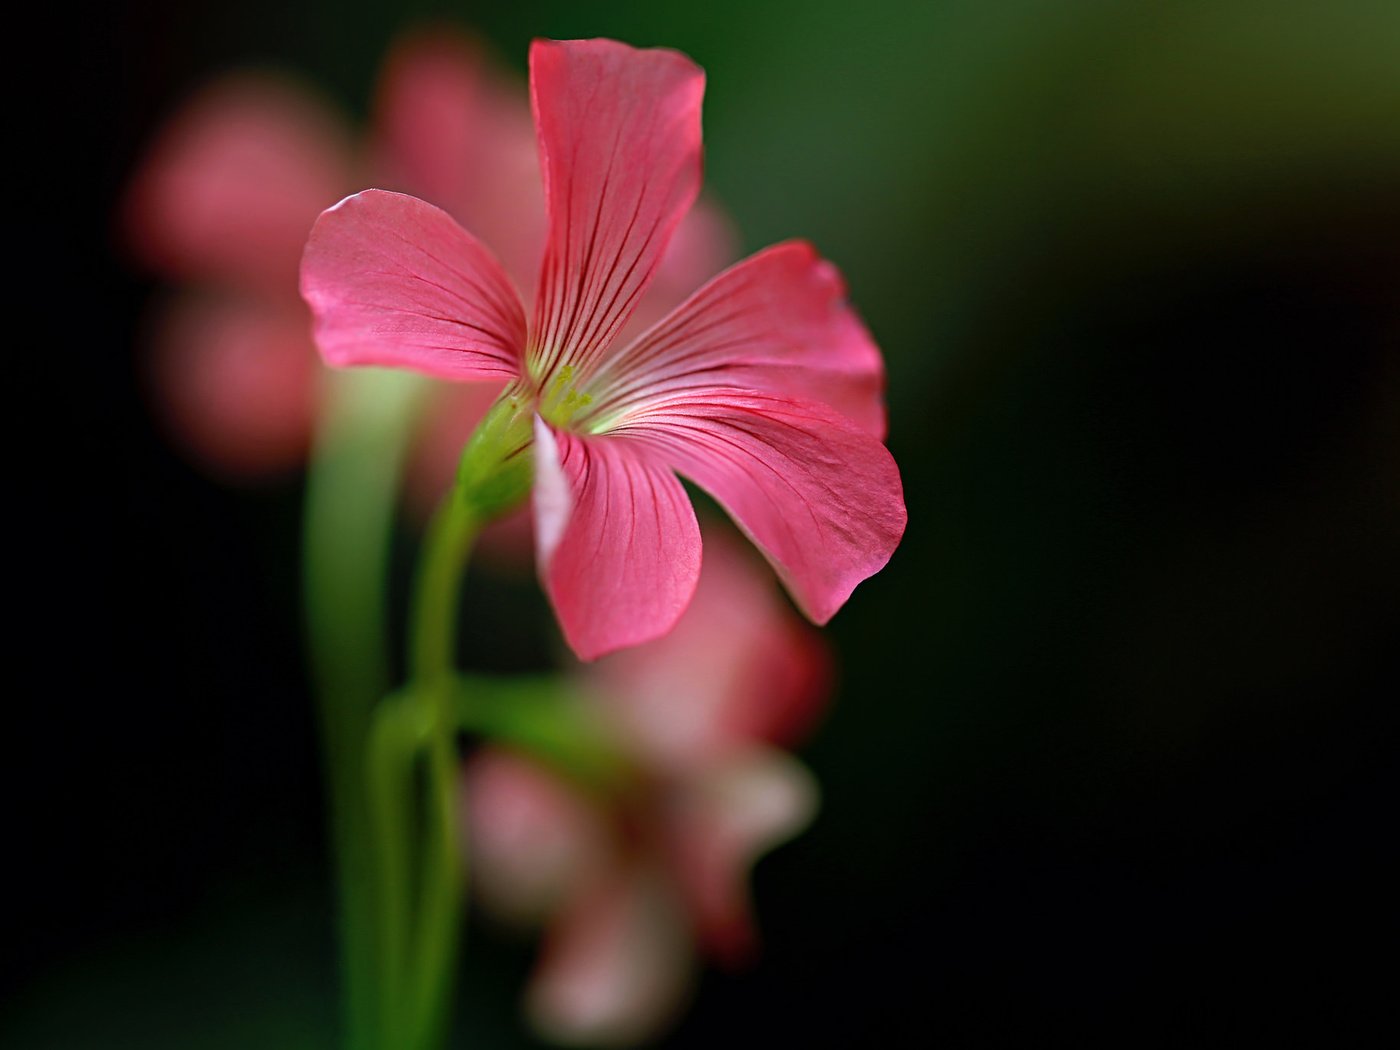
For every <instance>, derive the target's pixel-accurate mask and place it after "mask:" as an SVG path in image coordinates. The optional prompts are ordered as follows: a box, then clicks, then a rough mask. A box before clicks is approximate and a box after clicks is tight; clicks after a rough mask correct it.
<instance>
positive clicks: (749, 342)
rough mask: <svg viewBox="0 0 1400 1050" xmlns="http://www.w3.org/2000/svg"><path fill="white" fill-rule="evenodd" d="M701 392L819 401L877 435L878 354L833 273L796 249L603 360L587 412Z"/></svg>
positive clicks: (768, 252)
mask: <svg viewBox="0 0 1400 1050" xmlns="http://www.w3.org/2000/svg"><path fill="white" fill-rule="evenodd" d="M701 386H735V387H741V388H745V389H750V390H755V389H756V390H767V391H769V392H771V393H775V394H781V395H784V396H786V397H801V398H804V399H808V400H812V401H821V402H822V403H824V404H827V405H830V406H831V407H833V408H835V409H836V410H837V411H838V412H840V413H842V414H843V415H845V416H848V417H849V418H851V419H852V420H854V421H855V422H856V423H857V424H859V425H860V426H861V427H863V428H864V429H865V430H866V431H868V432H869V433H870V434H872V435H874V436H875V437H877V438H883V437H884V435H885V405H884V389H885V365H884V361H883V360H882V359H881V357H880V351H879V349H878V348H877V347H876V346H875V343H874V340H872V339H871V338H870V333H869V332H868V331H866V328H865V325H864V324H862V323H861V320H860V318H859V317H857V316H856V313H855V311H854V310H852V309H851V307H850V305H849V304H848V303H847V302H846V285H845V282H844V281H843V280H842V279H841V274H840V273H839V272H838V271H837V269H836V267H835V266H833V265H832V264H831V263H829V262H827V261H826V260H825V259H823V258H821V256H819V255H818V254H817V253H816V251H815V249H813V248H812V246H811V245H810V244H807V243H806V242H802V241H789V242H787V243H784V244H778V245H774V246H773V247H771V248H767V249H765V250H764V251H761V252H759V253H758V254H757V255H753V256H750V257H749V258H748V259H745V260H744V261H743V262H741V263H739V264H738V265H736V266H732V267H730V268H729V269H728V270H726V271H725V272H724V273H722V274H720V275H719V276H718V277H716V278H714V279H713V280H712V281H710V282H709V283H708V284H707V285H705V286H704V287H703V288H701V289H700V290H699V291H697V292H696V293H695V294H694V295H692V296H691V297H690V298H689V299H688V300H686V302H685V303H683V304H682V305H681V306H680V307H678V308H677V309H676V310H675V311H674V312H672V313H671V314H670V315H669V316H668V317H666V318H665V319H664V320H662V321H661V322H660V323H659V324H657V325H656V326H655V327H653V328H652V329H651V330H650V331H648V332H646V333H645V334H644V335H642V336H641V337H640V338H639V339H637V340H636V341H635V342H634V343H632V344H631V345H630V346H628V347H627V348H626V349H625V350H623V351H622V352H621V353H619V354H617V355H616V356H615V357H613V358H611V359H609V361H608V363H607V365H606V366H605V367H604V368H603V369H602V370H601V371H600V372H599V374H598V375H597V376H596V377H595V378H594V379H593V381H592V389H593V390H594V391H595V392H596V396H597V406H596V408H595V409H594V410H593V414H594V415H595V416H600V417H601V416H606V415H607V414H608V413H609V412H610V411H615V410H617V409H618V408H622V407H625V406H626V405H627V404H629V403H630V402H633V401H635V400H637V399H638V398H639V397H647V398H650V397H654V396H656V395H658V394H665V393H667V392H669V391H674V390H683V389H686V388H693V387H701Z"/></svg>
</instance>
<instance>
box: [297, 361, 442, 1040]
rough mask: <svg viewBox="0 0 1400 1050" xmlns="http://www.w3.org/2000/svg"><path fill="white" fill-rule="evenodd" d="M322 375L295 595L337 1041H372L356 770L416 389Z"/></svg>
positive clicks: (381, 686)
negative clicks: (301, 609)
mask: <svg viewBox="0 0 1400 1050" xmlns="http://www.w3.org/2000/svg"><path fill="white" fill-rule="evenodd" d="M326 378H327V390H326V398H325V402H324V405H323V409H322V414H321V417H320V419H319V422H318V430H317V434H316V440H315V447H314V450H313V455H312V459H311V465H310V470H309V474H308V478H307V484H306V507H305V518H304V529H305V532H304V536H303V541H304V545H305V546H304V550H303V568H304V573H305V578H304V600H305V606H306V609H305V612H306V624H307V638H308V645H309V650H310V652H309V657H310V663H311V672H312V677H313V680H314V686H315V691H316V695H317V701H318V705H319V709H320V721H321V734H322V748H323V752H324V762H325V769H326V779H327V794H328V799H329V806H330V810H331V824H332V834H333V841H334V849H335V865H336V881H337V886H338V892H339V910H340V930H341V952H342V972H343V981H344V992H343V1010H344V1021H343V1023H344V1025H345V1030H346V1031H345V1045H347V1046H348V1047H350V1048H351V1050H374V1048H375V1047H376V1046H377V1045H379V1044H378V1040H377V1038H376V1033H377V1031H379V1023H378V1021H377V1018H376V1016H375V999H374V992H375V984H376V974H375V970H376V966H375V963H376V955H377V948H376V937H375V930H374V915H375V910H376V909H375V901H374V896H375V887H374V878H375V876H374V871H373V863H372V861H373V847H372V843H371V840H370V838H369V834H368V832H369V812H368V802H367V799H366V797H365V790H364V779H363V775H362V771H363V770H364V768H365V761H366V755H365V748H366V739H367V735H368V732H369V724H370V714H371V711H372V709H373V707H374V705H375V702H376V701H377V700H378V699H379V697H380V696H382V695H383V694H384V693H385V691H386V690H387V688H388V684H389V661H388V648H387V647H388V640H387V633H388V632H387V628H386V624H385V621H384V616H385V612H384V610H385V588H386V577H387V569H388V552H389V539H390V534H391V530H392V526H393V516H394V505H395V496H396V492H397V488H398V478H399V471H400V466H401V463H402V459H403V451H404V448H405V446H406V444H407V441H408V436H409V432H410V423H411V420H412V416H413V413H412V408H413V406H414V403H415V402H416V400H417V397H418V393H419V390H420V388H421V387H420V384H419V383H418V382H417V381H416V380H413V379H411V378H407V379H406V378H405V377H403V376H399V375H393V374H388V373H381V372H375V371H367V370H365V371H361V370H356V371H352V372H343V373H334V374H330V375H328V376H327V377H326Z"/></svg>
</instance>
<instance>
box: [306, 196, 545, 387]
mask: <svg viewBox="0 0 1400 1050" xmlns="http://www.w3.org/2000/svg"><path fill="white" fill-rule="evenodd" d="M301 293H302V295H303V296H304V297H305V298H306V301H307V302H308V303H310V304H311V311H312V313H313V314H314V315H315V317H316V342H317V345H319V346H320V348H321V354H322V356H324V357H325V359H326V361H327V362H328V363H329V364H332V365H391V366H398V367H401V368H408V369H411V370H413V371H415V372H422V373H424V374H426V375H430V376H437V377H438V378H440V379H490V378H511V377H513V376H516V375H519V370H520V364H519V362H520V352H521V348H522V347H523V346H524V341H525V312H524V310H523V309H522V307H521V305H520V298H519V296H517V295H516V293H515V289H514V288H513V287H511V283H510V278H508V277H507V276H506V275H505V272H504V271H503V270H502V269H501V266H500V264H499V263H498V262H496V260H495V259H494V258H492V256H491V253H490V252H488V251H487V250H486V249H485V248H484V247H482V246H481V244H479V243H478V242H477V240H476V239H475V238H474V237H472V235H471V234H469V233H467V231H466V230H464V229H462V227H460V226H458V225H457V224H456V223H455V222H453V221H452V219H451V218H450V217H449V216H448V215H447V213H446V212H444V211H441V210H439V209H438V208H434V207H433V206H432V205H431V204H426V203H424V202H423V201H420V200H419V199H418V198H416V197H408V196H405V195H403V194H401V193H388V192H386V191H384V190H365V191H364V192H363V193H357V194H355V195H354V196H353V197H347V198H345V200H343V201H341V202H340V203H339V204H337V205H336V206H335V207H334V208H331V209H329V210H327V211H325V212H324V213H322V215H321V217H320V218H319V219H317V220H316V226H315V228H314V229H313V230H312V231H311V239H310V240H309V241H308V242H307V245H306V255H305V257H304V259H303V260H302V265H301Z"/></svg>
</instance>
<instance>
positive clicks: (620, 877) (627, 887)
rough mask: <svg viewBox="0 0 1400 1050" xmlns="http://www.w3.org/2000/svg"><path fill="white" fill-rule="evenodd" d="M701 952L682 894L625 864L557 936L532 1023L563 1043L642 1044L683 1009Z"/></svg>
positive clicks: (591, 891) (573, 909)
mask: <svg viewBox="0 0 1400 1050" xmlns="http://www.w3.org/2000/svg"><path fill="white" fill-rule="evenodd" d="M693 955H694V948H693V945H692V942H691V939H690V934H689V931H688V930H687V928H686V918H685V912H684V910H683V907H682V905H681V902H680V901H679V900H678V899H677V898H676V894H675V890H674V888H673V887H672V886H671V885H670V884H669V883H668V882H667V881H666V880H665V878H664V877H663V876H662V874H661V873H660V872H658V871H655V870H653V869H651V868H649V867H645V866H641V865H631V866H619V867H618V869H617V870H616V871H615V872H614V873H613V874H612V875H611V876H610V877H608V878H606V879H601V880H598V881H596V882H595V883H594V884H592V885H591V886H586V887H584V889H583V891H582V892H580V893H579V895H578V896H577V898H576V899H575V900H574V902H573V904H572V905H571V906H570V907H569V908H568V909H567V911H566V912H565V913H564V915H563V916H562V917H561V919H560V921H559V923H558V924H557V925H556V926H555V927H554V928H553V929H552V930H551V931H550V937H549V941H548V943H547V945H546V947H545V952H544V957H543V958H542V960H541V962H540V965H539V967H538V969H537V970H536V972H535V974H534V976H533V978H532V979H531V982H530V990H529V992H528V1010H529V1014H530V1018H531V1020H532V1022H533V1023H534V1025H535V1027H536V1028H537V1029H538V1030H539V1031H540V1032H541V1034H543V1035H545V1036H546V1037H547V1038H549V1039H550V1040H552V1041H555V1042H561V1043H568V1044H575V1045H578V1044H581V1045H587V1046H631V1045H635V1044H637V1043H640V1042H643V1041H645V1040H647V1039H649V1038H652V1037H654V1036H656V1035H658V1034H659V1033H660V1032H661V1030H662V1029H663V1028H664V1027H665V1026H666V1025H667V1024H668V1023H669V1022H670V1021H671V1020H672V1018H674V1017H675V1015H676V1013H677V1011H678V1010H679V1008H680V1007H681V1006H682V1005H683V1003H684V1000H685V997H686V993H687V992H688V990H689V988H690V984H691V975H692V972H693Z"/></svg>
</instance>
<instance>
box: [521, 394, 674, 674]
mask: <svg viewBox="0 0 1400 1050" xmlns="http://www.w3.org/2000/svg"><path fill="white" fill-rule="evenodd" d="M534 499H535V542H536V546H537V549H538V551H539V555H538V559H537V560H538V565H539V571H540V576H541V579H542V581H543V583H544V587H545V590H546V592H547V593H548V594H549V597H550V600H551V601H552V602H553V604H554V611H555V613H556V615H557V616H558V618H559V624H560V626H561V627H562V628H563V631H564V637H565V639H566V640H567V641H568V643H569V646H570V647H571V648H572V649H573V650H574V652H575V653H577V654H578V656H579V658H580V659H583V660H593V659H596V658H597V657H599V656H602V655H604V654H605V653H609V652H612V651H613V650H615V649H621V648H624V647H626V646H629V645H639V644H641V643H642V642H648V641H651V640H652V639H653V638H658V637H660V636H661V635H663V634H665V633H666V632H667V631H669V630H670V629H671V628H672V627H673V626H675V623H676V620H677V619H679V618H680V615H681V613H682V612H683V611H684V610H685V607H686V605H687V604H689V602H690V598H691V595H693V594H694V593H695V584H696V580H697V578H698V577H699V574H700V527H699V525H698V524H697V523H696V520H695V511H694V510H693V509H692V508H691V505H690V497H689V496H687V495H686V493H685V489H684V488H682V487H681V483H680V481H678V480H677V478H676V476H675V475H674V474H673V473H672V472H671V471H670V469H669V468H667V467H666V466H665V465H664V464H662V463H660V462H658V461H656V460H655V459H654V458H653V457H651V456H649V455H648V454H647V453H646V451H645V450H643V449H639V448H637V447H636V446H629V445H628V443H626V442H621V441H616V440H614V439H612V438H609V437H583V436H581V435H578V434H574V433H572V432H570V431H567V430H555V429H553V428H551V427H550V426H549V425H548V424H546V423H545V422H544V421H543V420H541V419H539V418H538V417H536V419H535V492H534Z"/></svg>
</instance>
